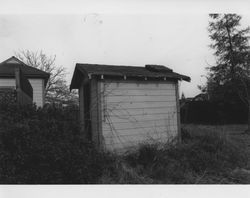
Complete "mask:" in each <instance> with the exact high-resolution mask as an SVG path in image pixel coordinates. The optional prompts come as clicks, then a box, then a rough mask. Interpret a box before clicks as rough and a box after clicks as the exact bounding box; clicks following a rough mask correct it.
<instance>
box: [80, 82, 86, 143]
mask: <svg viewBox="0 0 250 198" xmlns="http://www.w3.org/2000/svg"><path fill="white" fill-rule="evenodd" d="M78 91H79V108H80V112H79V113H80V127H81V135H82V138H83V139H84V140H86V139H87V131H85V113H84V112H85V109H84V100H85V99H84V97H85V95H84V83H83V82H82V84H81V86H80V88H79V90H78Z"/></svg>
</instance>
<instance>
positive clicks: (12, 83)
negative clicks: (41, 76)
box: [0, 78, 16, 88]
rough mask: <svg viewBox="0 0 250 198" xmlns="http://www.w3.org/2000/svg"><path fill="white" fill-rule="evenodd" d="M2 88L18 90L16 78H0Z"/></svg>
mask: <svg viewBox="0 0 250 198" xmlns="http://www.w3.org/2000/svg"><path fill="white" fill-rule="evenodd" d="M0 87H15V88H16V80H15V79H14V78H0Z"/></svg>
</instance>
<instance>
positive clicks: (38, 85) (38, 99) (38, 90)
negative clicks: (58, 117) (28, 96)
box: [29, 79, 44, 107]
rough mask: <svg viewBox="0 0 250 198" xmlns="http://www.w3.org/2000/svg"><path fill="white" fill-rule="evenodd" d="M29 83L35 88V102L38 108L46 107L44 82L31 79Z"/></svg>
mask: <svg viewBox="0 0 250 198" xmlns="http://www.w3.org/2000/svg"><path fill="white" fill-rule="evenodd" d="M29 81H30V84H31V86H32V88H33V102H34V103H36V105H37V106H38V107H42V106H43V105H44V89H43V86H44V80H43V79H29Z"/></svg>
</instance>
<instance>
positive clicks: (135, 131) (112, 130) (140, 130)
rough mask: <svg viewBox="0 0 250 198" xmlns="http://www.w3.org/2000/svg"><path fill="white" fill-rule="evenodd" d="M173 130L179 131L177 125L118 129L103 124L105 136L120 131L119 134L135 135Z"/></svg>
mask: <svg viewBox="0 0 250 198" xmlns="http://www.w3.org/2000/svg"><path fill="white" fill-rule="evenodd" d="M172 131H177V126H176V125H175V126H173V125H172V126H167V127H166V126H164V125H159V126H155V127H143V126H139V127H135V128H130V127H129V128H127V129H126V128H123V129H117V128H116V127H111V126H108V125H106V126H103V135H104V136H105V137H107V136H110V134H112V133H118V134H119V135H134V134H142V135H143V134H150V133H154V132H156V133H157V132H158V133H159V132H162V133H171V132H172Z"/></svg>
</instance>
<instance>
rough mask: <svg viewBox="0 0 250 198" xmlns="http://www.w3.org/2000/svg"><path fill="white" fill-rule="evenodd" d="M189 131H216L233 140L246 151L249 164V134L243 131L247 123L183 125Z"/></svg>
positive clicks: (195, 132) (196, 132)
mask: <svg viewBox="0 0 250 198" xmlns="http://www.w3.org/2000/svg"><path fill="white" fill-rule="evenodd" d="M182 127H183V128H184V129H186V130H188V131H189V133H194V134H198V133H203V134H204V133H217V134H220V135H221V136H223V137H224V138H226V139H228V140H233V141H234V142H235V143H236V144H238V145H239V146H243V147H244V148H245V150H246V151H247V156H248V157H249V164H250V134H246V133H244V131H245V130H246V129H247V125H216V126H214V125H191V124H190V125H183V126H182Z"/></svg>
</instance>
